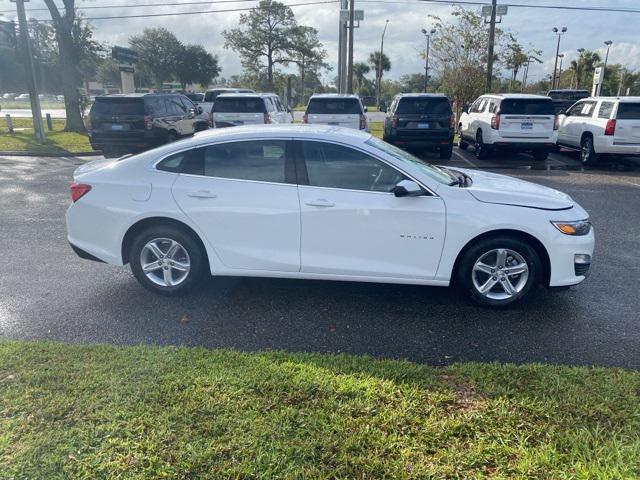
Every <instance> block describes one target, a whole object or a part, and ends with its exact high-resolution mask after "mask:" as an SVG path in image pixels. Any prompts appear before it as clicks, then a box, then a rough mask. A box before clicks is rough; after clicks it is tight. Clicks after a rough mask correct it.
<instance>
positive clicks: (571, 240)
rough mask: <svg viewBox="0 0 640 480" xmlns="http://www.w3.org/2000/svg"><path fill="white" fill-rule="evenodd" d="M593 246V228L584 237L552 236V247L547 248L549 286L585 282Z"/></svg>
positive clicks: (588, 272) (564, 285)
mask: <svg viewBox="0 0 640 480" xmlns="http://www.w3.org/2000/svg"><path fill="white" fill-rule="evenodd" d="M551 228H553V229H555V227H553V226H552V227H551ZM594 245H595V236H594V232H593V227H591V231H590V232H589V234H587V235H584V236H570V235H564V234H562V233H560V232H557V235H555V234H554V238H553V246H552V247H550V248H549V247H548V248H547V251H548V254H549V260H550V265H551V272H550V279H549V286H550V287H566V286H571V285H577V284H579V283H582V282H583V281H584V280H586V278H587V277H588V276H589V274H590V273H591V264H592V261H593V250H594Z"/></svg>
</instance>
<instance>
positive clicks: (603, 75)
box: [598, 40, 613, 96]
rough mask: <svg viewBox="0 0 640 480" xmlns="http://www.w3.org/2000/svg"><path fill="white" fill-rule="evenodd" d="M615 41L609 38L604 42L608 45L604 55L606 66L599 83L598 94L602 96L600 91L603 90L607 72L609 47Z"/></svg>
mask: <svg viewBox="0 0 640 480" xmlns="http://www.w3.org/2000/svg"><path fill="white" fill-rule="evenodd" d="M612 43H613V42H612V41H611V40H607V41H606V42H604V44H605V45H606V46H607V53H606V54H605V56H604V67H603V68H602V80H601V81H600V84H599V85H598V96H600V91H601V90H602V84H603V83H604V77H605V76H606V74H607V61H608V60H609V49H610V48H611V44H612Z"/></svg>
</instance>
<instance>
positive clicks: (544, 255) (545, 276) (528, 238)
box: [451, 229, 551, 286]
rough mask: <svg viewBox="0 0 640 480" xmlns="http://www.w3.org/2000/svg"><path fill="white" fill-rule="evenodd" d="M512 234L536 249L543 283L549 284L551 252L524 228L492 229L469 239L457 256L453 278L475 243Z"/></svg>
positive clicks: (453, 278)
mask: <svg viewBox="0 0 640 480" xmlns="http://www.w3.org/2000/svg"><path fill="white" fill-rule="evenodd" d="M502 235H504V236H511V237H515V238H518V239H520V240H522V241H525V242H527V243H528V244H529V245H531V247H532V248H533V249H534V250H535V251H536V253H537V254H538V256H539V257H540V261H541V262H542V277H541V279H540V280H541V283H542V284H543V285H544V286H549V282H550V281H551V260H550V258H549V253H548V252H547V249H546V247H545V246H544V245H543V244H542V242H541V241H540V240H538V239H537V238H536V237H534V236H533V235H531V234H530V233H527V232H523V231H522V230H514V229H499V230H490V231H488V232H483V233H481V234H479V235H477V236H475V237H473V238H472V239H471V240H469V241H468V242H467V243H466V244H465V246H464V247H462V249H461V250H460V252H459V253H458V255H457V257H456V261H455V262H454V264H453V270H452V272H451V279H452V280H455V279H456V278H457V275H456V274H457V272H458V268H459V267H460V262H461V260H462V258H463V257H464V254H465V253H466V252H467V250H469V249H470V248H471V247H472V246H473V245H474V244H476V243H477V242H480V241H482V240H486V239H488V238H492V237H498V236H502Z"/></svg>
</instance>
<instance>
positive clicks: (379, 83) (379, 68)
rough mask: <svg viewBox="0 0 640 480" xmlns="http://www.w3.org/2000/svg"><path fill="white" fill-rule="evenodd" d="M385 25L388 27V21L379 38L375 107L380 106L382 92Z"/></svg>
mask: <svg viewBox="0 0 640 480" xmlns="http://www.w3.org/2000/svg"><path fill="white" fill-rule="evenodd" d="M387 25H389V19H387V20H386V21H385V22H384V29H383V30H382V37H381V38H380V58H379V59H378V65H377V69H376V84H377V85H376V86H377V95H376V106H378V105H380V91H381V90H382V54H383V50H384V34H385V33H386V32H387Z"/></svg>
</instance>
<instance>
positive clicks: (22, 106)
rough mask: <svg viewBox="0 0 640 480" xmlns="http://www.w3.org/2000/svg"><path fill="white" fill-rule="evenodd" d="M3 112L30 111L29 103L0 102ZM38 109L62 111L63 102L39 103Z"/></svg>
mask: <svg viewBox="0 0 640 480" xmlns="http://www.w3.org/2000/svg"><path fill="white" fill-rule="evenodd" d="M0 106H2V109H3V110H30V109H31V103H30V102H16V101H14V100H0ZM40 108H44V109H47V110H56V109H57V110H64V102H40Z"/></svg>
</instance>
